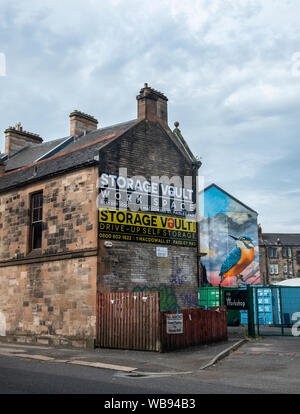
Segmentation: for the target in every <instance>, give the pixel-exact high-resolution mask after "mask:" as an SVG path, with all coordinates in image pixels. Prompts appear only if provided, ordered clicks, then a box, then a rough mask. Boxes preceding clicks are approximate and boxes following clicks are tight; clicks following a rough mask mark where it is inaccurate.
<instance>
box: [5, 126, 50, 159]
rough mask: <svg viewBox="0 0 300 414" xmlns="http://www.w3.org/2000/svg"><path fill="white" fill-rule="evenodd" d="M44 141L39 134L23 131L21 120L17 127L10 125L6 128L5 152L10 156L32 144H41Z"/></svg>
mask: <svg viewBox="0 0 300 414" xmlns="http://www.w3.org/2000/svg"><path fill="white" fill-rule="evenodd" d="M42 142H43V139H42V138H41V137H40V136H39V135H37V134H33V133H32V132H28V131H23V128H22V127H21V123H20V122H18V123H17V124H16V126H15V127H11V126H10V127H8V128H7V129H6V130H5V153H6V154H7V155H8V157H11V156H12V155H14V154H15V153H16V152H18V151H20V150H21V149H22V148H25V147H28V145H30V144H41V143H42Z"/></svg>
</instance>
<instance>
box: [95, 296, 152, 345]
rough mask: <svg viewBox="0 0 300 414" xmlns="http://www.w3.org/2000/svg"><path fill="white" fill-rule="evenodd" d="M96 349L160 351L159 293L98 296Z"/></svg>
mask: <svg viewBox="0 0 300 414" xmlns="http://www.w3.org/2000/svg"><path fill="white" fill-rule="evenodd" d="M97 308H98V309H97V319H98V320H97V345H98V346H99V347H101V348H118V349H135V350H143V351H160V342H159V317H160V312H159V293H158V292H154V293H99V294H98V295H97Z"/></svg>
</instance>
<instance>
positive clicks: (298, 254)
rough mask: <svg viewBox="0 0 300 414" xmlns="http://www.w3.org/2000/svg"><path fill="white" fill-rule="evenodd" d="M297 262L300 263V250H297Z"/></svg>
mask: <svg viewBox="0 0 300 414" xmlns="http://www.w3.org/2000/svg"><path fill="white" fill-rule="evenodd" d="M297 264H298V265H300V252H299V251H298V252H297Z"/></svg>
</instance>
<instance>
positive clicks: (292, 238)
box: [262, 233, 300, 246]
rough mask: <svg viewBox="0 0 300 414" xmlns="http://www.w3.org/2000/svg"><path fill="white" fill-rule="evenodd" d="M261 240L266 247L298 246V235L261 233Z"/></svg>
mask: <svg viewBox="0 0 300 414" xmlns="http://www.w3.org/2000/svg"><path fill="white" fill-rule="evenodd" d="M262 238H263V241H264V243H265V245H267V246H274V245H277V246H300V233H263V234H262ZM278 239H280V244H278Z"/></svg>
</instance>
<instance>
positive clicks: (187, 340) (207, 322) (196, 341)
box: [160, 306, 227, 352]
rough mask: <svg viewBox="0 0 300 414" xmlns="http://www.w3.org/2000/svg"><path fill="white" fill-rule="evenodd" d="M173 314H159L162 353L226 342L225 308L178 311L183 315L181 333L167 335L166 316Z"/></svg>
mask: <svg viewBox="0 0 300 414" xmlns="http://www.w3.org/2000/svg"><path fill="white" fill-rule="evenodd" d="M175 313H176V312H163V313H161V316H160V319H161V323H160V325H161V326H160V335H161V336H160V341H161V351H162V352H166V351H171V350H173V349H178V348H185V347H188V346H191V345H202V344H209V343H212V342H217V341H222V340H227V320H226V308H225V306H219V307H214V308H210V310H203V309H184V310H180V313H181V314H183V333H182V334H167V316H168V315H170V314H175Z"/></svg>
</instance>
